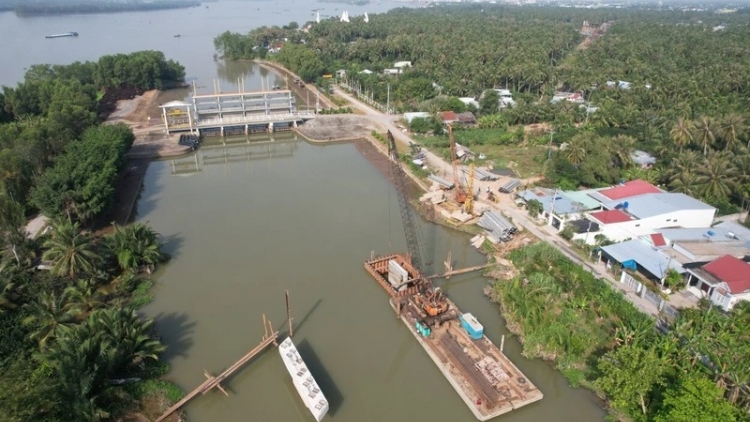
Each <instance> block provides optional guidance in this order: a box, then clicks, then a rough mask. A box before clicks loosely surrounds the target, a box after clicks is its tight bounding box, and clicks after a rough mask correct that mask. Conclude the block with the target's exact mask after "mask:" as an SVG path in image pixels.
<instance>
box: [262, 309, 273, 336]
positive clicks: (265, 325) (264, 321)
mask: <svg viewBox="0 0 750 422" xmlns="http://www.w3.org/2000/svg"><path fill="white" fill-rule="evenodd" d="M263 331H265V334H263V339H264V340H265V339H267V338H268V321H267V320H266V314H263ZM272 332H273V331H272Z"/></svg>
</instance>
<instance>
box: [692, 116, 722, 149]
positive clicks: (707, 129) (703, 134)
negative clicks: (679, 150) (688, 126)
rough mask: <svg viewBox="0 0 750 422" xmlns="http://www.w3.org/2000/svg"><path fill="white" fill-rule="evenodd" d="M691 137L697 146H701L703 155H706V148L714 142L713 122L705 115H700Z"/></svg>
mask: <svg viewBox="0 0 750 422" xmlns="http://www.w3.org/2000/svg"><path fill="white" fill-rule="evenodd" d="M693 139H694V140H695V142H696V143H697V144H698V146H700V147H703V155H708V149H709V147H711V146H712V145H713V144H714V142H716V134H715V131H714V122H713V120H711V119H710V118H708V117H706V116H702V117H701V118H700V119H698V122H696V123H695V135H694V136H693Z"/></svg>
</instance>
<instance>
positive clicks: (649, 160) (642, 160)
mask: <svg viewBox="0 0 750 422" xmlns="http://www.w3.org/2000/svg"><path fill="white" fill-rule="evenodd" d="M630 158H632V159H633V162H634V163H636V164H638V165H641V166H644V165H650V164H655V163H656V157H654V156H652V155H651V154H649V153H647V152H646V151H641V150H635V151H633V153H632V154H630Z"/></svg>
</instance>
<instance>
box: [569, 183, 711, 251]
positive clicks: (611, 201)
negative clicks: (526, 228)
mask: <svg viewBox="0 0 750 422" xmlns="http://www.w3.org/2000/svg"><path fill="white" fill-rule="evenodd" d="M589 196H591V197H592V198H593V199H595V200H597V201H599V203H600V204H601V211H597V212H592V213H589V214H588V215H587V219H589V220H590V221H592V222H593V223H596V224H597V225H598V228H599V230H598V231H596V232H594V237H595V236H596V235H603V236H606V237H607V238H608V239H609V240H611V241H614V242H620V241H623V240H626V239H632V238H637V237H640V236H644V235H649V234H652V233H654V232H655V231H656V230H658V229H664V228H670V227H672V228H678V227H686V228H700V227H710V226H711V224H712V223H713V220H714V217H715V215H716V208H714V207H712V206H710V205H708V204H706V203H704V202H701V201H699V200H697V199H695V198H692V197H690V196H687V195H685V194H683V193H671V192H665V191H663V190H661V189H659V188H657V187H656V186H654V185H652V184H650V183H648V182H646V181H643V180H633V181H630V182H626V183H622V184H620V185H618V186H613V187H611V188H606V189H601V190H596V191H593V192H591V193H589ZM585 237H586V239H588V243H593V239H592V237H590V236H585ZM583 238H584V236H583V235H582V234H577V235H576V236H574V239H583Z"/></svg>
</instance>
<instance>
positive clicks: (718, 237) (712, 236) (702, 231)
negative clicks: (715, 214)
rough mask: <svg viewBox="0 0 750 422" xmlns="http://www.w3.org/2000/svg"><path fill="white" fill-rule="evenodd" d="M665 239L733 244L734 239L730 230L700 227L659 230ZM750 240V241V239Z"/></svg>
mask: <svg viewBox="0 0 750 422" xmlns="http://www.w3.org/2000/svg"><path fill="white" fill-rule="evenodd" d="M657 231H658V232H659V233H661V234H662V235H664V237H665V238H667V239H669V240H670V241H672V242H690V241H693V242H696V241H703V242H708V241H711V242H732V241H735V239H734V238H732V237H729V233H730V232H731V231H730V230H727V229H726V228H724V227H718V226H717V227H699V228H688V229H683V228H680V229H661V230H657ZM749 240H750V239H749Z"/></svg>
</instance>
